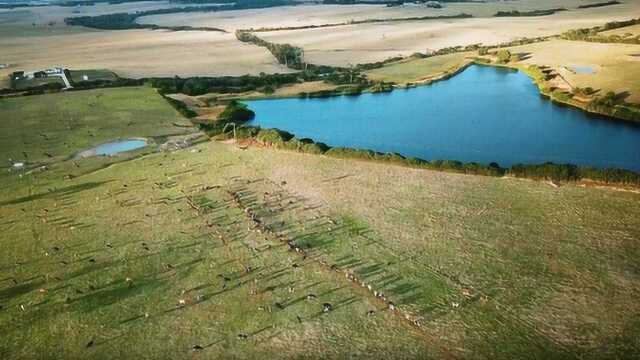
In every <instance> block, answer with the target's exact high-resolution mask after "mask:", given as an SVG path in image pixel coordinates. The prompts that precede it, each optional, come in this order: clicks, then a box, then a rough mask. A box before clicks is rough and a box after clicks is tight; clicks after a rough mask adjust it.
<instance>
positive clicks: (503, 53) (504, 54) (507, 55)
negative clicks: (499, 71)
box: [496, 49, 511, 64]
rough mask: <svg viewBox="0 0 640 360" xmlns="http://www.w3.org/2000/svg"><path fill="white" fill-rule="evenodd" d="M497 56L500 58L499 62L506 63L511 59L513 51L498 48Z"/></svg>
mask: <svg viewBox="0 0 640 360" xmlns="http://www.w3.org/2000/svg"><path fill="white" fill-rule="evenodd" d="M496 57H497V58H498V60H497V61H498V62H499V63H501V64H506V63H508V62H509V60H511V52H510V51H509V50H505V49H502V50H498V52H497V53H496Z"/></svg>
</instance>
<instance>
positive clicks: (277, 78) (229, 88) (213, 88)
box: [148, 73, 308, 96]
mask: <svg viewBox="0 0 640 360" xmlns="http://www.w3.org/2000/svg"><path fill="white" fill-rule="evenodd" d="M306 79H308V74H306V73H297V74H296V73H294V74H261V75H260V76H250V75H244V76H219V77H192V78H180V77H174V78H149V79H148V81H149V82H150V83H151V86H153V87H155V88H157V89H158V90H159V91H160V92H161V93H164V94H171V93H183V94H187V95H191V96H195V95H204V94H207V93H214V92H215V93H221V94H225V93H237V92H245V91H253V90H257V89H259V88H263V87H265V86H272V87H279V86H281V85H286V84H293V83H297V82H300V81H305V80H306Z"/></svg>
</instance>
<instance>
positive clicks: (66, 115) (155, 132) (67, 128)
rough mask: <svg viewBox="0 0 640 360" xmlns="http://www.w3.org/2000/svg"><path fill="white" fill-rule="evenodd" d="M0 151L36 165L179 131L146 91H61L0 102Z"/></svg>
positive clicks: (165, 107) (170, 113)
mask: <svg viewBox="0 0 640 360" xmlns="http://www.w3.org/2000/svg"><path fill="white" fill-rule="evenodd" d="M0 119H2V120H1V121H0V134H1V136H0V153H1V154H2V162H3V163H2V165H0V167H2V168H5V167H6V166H8V165H9V164H8V163H7V159H9V158H11V159H13V160H14V161H27V162H29V163H34V164H39V163H48V162H52V161H58V160H61V159H64V158H67V157H69V156H71V155H73V154H74V153H76V152H77V151H80V150H84V149H86V148H89V147H92V146H95V145H99V144H101V143H103V142H107V141H111V140H115V139H118V138H121V137H127V136H137V137H156V136H160V137H161V136H167V135H173V134H178V133H182V132H184V129H182V128H177V127H175V126H174V125H173V123H174V122H177V121H182V118H181V116H180V115H179V114H178V113H177V112H176V111H174V110H173V108H172V107H171V106H170V105H169V104H168V103H167V102H166V101H165V100H164V99H162V98H161V97H160V96H159V95H158V94H156V92H155V90H154V89H151V88H146V87H135V88H122V89H105V90H90V91H82V92H63V93H57V94H49V95H38V96H31V97H19V98H10V99H2V100H0Z"/></svg>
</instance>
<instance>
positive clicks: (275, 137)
mask: <svg viewBox="0 0 640 360" xmlns="http://www.w3.org/2000/svg"><path fill="white" fill-rule="evenodd" d="M292 138H293V135H292V134H290V133H288V132H286V131H282V130H278V129H260V131H258V134H257V135H256V139H257V140H258V141H260V142H263V143H265V144H274V145H282V144H283V143H284V142H287V141H289V140H291V139H292Z"/></svg>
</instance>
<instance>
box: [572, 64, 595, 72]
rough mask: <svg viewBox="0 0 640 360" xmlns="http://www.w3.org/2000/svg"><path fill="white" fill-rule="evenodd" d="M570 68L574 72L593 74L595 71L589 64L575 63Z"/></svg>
mask: <svg viewBox="0 0 640 360" xmlns="http://www.w3.org/2000/svg"><path fill="white" fill-rule="evenodd" d="M571 69H572V70H573V71H574V72H575V73H576V74H595V73H596V71H595V70H594V69H593V68H592V67H591V66H583V65H575V66H572V67H571Z"/></svg>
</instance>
